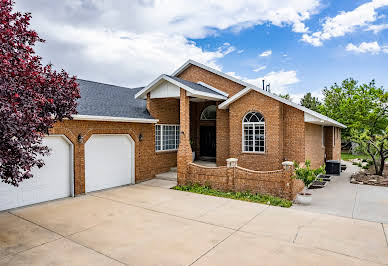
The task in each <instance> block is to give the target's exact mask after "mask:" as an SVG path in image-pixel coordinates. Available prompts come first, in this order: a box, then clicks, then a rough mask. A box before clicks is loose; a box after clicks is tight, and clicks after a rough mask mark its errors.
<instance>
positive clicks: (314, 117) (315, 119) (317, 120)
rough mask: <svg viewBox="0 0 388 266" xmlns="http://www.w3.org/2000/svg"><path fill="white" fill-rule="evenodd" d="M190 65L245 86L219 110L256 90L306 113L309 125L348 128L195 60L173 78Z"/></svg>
mask: <svg viewBox="0 0 388 266" xmlns="http://www.w3.org/2000/svg"><path fill="white" fill-rule="evenodd" d="M190 65H194V66H197V67H200V68H202V69H205V70H207V71H209V72H212V73H214V74H216V75H219V76H221V77H224V78H226V79H229V80H231V81H234V82H236V83H237V84H240V85H243V86H245V88H244V89H243V90H241V91H240V92H238V93H237V94H235V95H233V96H232V97H231V98H229V99H228V100H226V101H225V102H223V103H221V104H220V105H219V106H218V108H220V109H227V108H228V107H229V105H230V104H231V103H233V102H234V101H236V100H238V99H239V98H241V97H242V96H244V95H245V94H247V93H248V92H250V91H251V90H254V91H257V92H259V93H261V94H264V95H266V96H268V97H270V98H273V99H275V100H277V101H279V102H282V103H284V104H287V105H289V106H292V107H294V108H296V109H299V110H301V111H303V112H304V113H305V121H306V122H309V123H314V124H321V125H332V126H337V127H341V128H346V126H345V125H344V124H341V123H339V122H337V121H335V120H333V119H331V118H329V117H327V116H325V115H322V114H320V113H317V112H314V111H313V110H310V109H308V108H306V107H304V106H301V105H299V104H296V103H294V102H292V101H288V100H286V99H284V98H282V97H279V96H277V95H274V94H272V93H270V92H268V91H265V90H263V89H261V88H259V87H256V86H255V85H252V84H249V83H247V82H245V81H242V80H240V79H238V78H235V77H232V76H230V75H228V74H225V73H223V72H221V71H218V70H216V69H214V68H211V67H208V66H205V65H203V64H201V63H198V62H196V61H194V60H188V61H187V62H186V63H184V64H183V65H182V66H181V67H180V68H178V69H177V70H176V71H175V72H174V73H173V74H172V76H175V77H176V76H178V75H179V74H181V73H182V72H183V71H185V70H186V69H187V68H188V67H189V66H190Z"/></svg>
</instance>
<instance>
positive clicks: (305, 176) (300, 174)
mask: <svg viewBox="0 0 388 266" xmlns="http://www.w3.org/2000/svg"><path fill="white" fill-rule="evenodd" d="M294 166H295V174H296V178H298V179H301V180H302V181H303V182H304V184H305V186H308V185H310V183H311V182H313V181H314V180H315V179H316V178H317V176H318V175H320V174H325V173H326V171H325V166H324V165H322V166H321V167H319V168H317V169H310V166H311V162H310V160H306V162H305V167H300V166H299V164H298V163H297V162H294Z"/></svg>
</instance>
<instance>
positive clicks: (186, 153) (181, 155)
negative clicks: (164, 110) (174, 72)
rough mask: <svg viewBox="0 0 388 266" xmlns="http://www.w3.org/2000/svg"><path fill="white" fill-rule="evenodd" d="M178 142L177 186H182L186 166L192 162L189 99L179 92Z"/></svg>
mask: <svg viewBox="0 0 388 266" xmlns="http://www.w3.org/2000/svg"><path fill="white" fill-rule="evenodd" d="M179 114H180V117H179V118H180V142H179V148H178V154H177V168H178V169H177V170H178V184H184V183H185V178H186V172H187V164H188V163H190V162H192V159H193V158H192V151H191V145H190V99H189V97H188V96H187V95H186V91H185V90H183V89H181V90H180V108H179Z"/></svg>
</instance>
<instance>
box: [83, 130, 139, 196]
mask: <svg viewBox="0 0 388 266" xmlns="http://www.w3.org/2000/svg"><path fill="white" fill-rule="evenodd" d="M93 136H124V137H126V138H127V139H128V140H129V142H130V144H131V145H130V146H131V148H130V155H131V162H130V168H131V179H130V182H129V183H128V184H135V144H136V143H135V141H134V140H133V139H132V137H131V135H129V134H92V135H91V136H90V137H89V138H88V140H87V141H86V142H85V192H86V193H88V192H93V191H96V190H92V191H86V183H87V180H86V175H87V174H86V171H87V169H86V156H87V155H86V152H87V151H86V150H87V144H88V142H89V140H90V139H91V138H92V137H93ZM106 189H108V188H106ZM102 190H104V189H102Z"/></svg>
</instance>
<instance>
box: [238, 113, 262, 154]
mask: <svg viewBox="0 0 388 266" xmlns="http://www.w3.org/2000/svg"><path fill="white" fill-rule="evenodd" d="M244 118H245V116H244V117H243V122H242V134H241V137H242V138H241V144H242V145H241V148H242V152H243V153H253V154H265V152H266V140H265V139H266V136H267V134H266V132H265V122H244ZM244 125H263V126H264V151H245V150H244V143H245V140H244ZM253 139H255V128H253ZM253 142H254V141H253ZM255 147H256V146H255V143H253V149H255Z"/></svg>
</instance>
